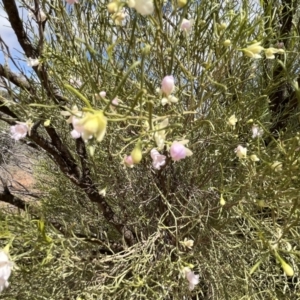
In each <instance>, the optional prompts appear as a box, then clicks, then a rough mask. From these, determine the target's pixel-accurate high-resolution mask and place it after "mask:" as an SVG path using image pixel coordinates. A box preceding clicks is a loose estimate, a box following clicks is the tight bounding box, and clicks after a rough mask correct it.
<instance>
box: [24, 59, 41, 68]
mask: <svg viewBox="0 0 300 300" xmlns="http://www.w3.org/2000/svg"><path fill="white" fill-rule="evenodd" d="M39 63H40V61H39V59H38V58H32V57H28V58H27V66H28V67H36V66H38V65H39Z"/></svg>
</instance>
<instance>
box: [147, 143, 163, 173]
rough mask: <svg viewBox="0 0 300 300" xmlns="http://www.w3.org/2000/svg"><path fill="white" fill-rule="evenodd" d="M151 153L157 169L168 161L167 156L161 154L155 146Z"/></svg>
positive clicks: (154, 166)
mask: <svg viewBox="0 0 300 300" xmlns="http://www.w3.org/2000/svg"><path fill="white" fill-rule="evenodd" d="M150 155H151V158H152V160H153V162H152V166H153V168H154V169H156V170H160V167H162V166H163V165H165V163H166V156H165V155H162V154H160V153H159V152H158V151H157V150H156V149H155V148H154V149H152V150H151V152H150Z"/></svg>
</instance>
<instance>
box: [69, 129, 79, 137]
mask: <svg viewBox="0 0 300 300" xmlns="http://www.w3.org/2000/svg"><path fill="white" fill-rule="evenodd" d="M71 136H72V138H73V139H79V138H80V136H81V134H80V132H78V131H77V130H75V129H73V130H72V131H71Z"/></svg>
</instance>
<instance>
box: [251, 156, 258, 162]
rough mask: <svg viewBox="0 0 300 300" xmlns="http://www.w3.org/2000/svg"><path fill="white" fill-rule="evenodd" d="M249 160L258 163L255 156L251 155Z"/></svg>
mask: <svg viewBox="0 0 300 300" xmlns="http://www.w3.org/2000/svg"><path fill="white" fill-rule="evenodd" d="M250 159H251V160H252V161H254V162H256V161H259V158H258V157H257V155H255V154H252V155H251V156H250Z"/></svg>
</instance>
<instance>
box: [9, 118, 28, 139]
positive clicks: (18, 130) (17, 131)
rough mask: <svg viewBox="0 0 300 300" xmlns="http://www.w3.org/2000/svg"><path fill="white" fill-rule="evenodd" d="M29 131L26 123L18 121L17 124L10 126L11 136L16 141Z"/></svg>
mask: <svg viewBox="0 0 300 300" xmlns="http://www.w3.org/2000/svg"><path fill="white" fill-rule="evenodd" d="M28 131H29V128H28V125H27V123H22V122H19V123H18V124H16V125H14V126H11V127H10V133H11V137H12V138H13V139H14V140H16V141H18V140H20V139H23V138H25V137H26V135H27V133H28Z"/></svg>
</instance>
